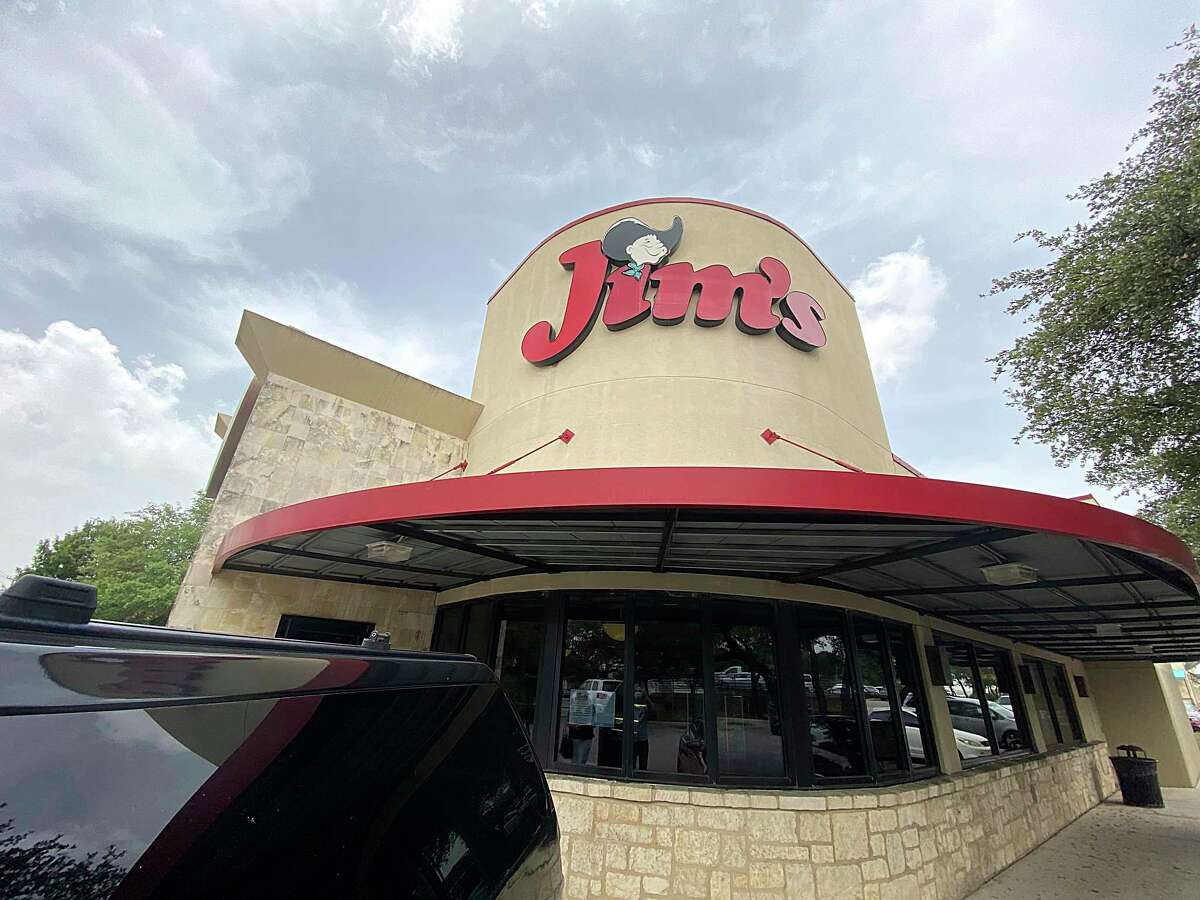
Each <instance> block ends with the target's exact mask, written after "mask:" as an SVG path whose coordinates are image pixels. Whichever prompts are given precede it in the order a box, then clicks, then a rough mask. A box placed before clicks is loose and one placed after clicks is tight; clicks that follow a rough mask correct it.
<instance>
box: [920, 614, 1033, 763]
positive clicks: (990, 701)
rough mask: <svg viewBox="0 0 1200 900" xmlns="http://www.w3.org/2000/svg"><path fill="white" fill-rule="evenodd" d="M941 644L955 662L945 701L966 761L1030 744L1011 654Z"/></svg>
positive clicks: (967, 645)
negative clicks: (1010, 658)
mask: <svg viewBox="0 0 1200 900" xmlns="http://www.w3.org/2000/svg"><path fill="white" fill-rule="evenodd" d="M938 646H939V647H941V648H942V650H943V651H944V652H945V653H946V654H947V655H948V657H949V660H950V667H949V672H948V675H949V678H950V684H948V685H946V705H947V706H948V707H949V709H950V724H951V725H953V726H954V743H955V746H957V748H958V755H959V757H960V758H961V759H962V761H963V763H964V764H970V762H971V761H972V760H974V759H979V758H981V757H990V756H994V755H996V754H999V753H1011V752H1015V751H1018V750H1024V749H1026V748H1028V747H1029V739H1028V737H1027V733H1026V728H1025V724H1024V720H1023V718H1022V716H1023V715H1024V712H1023V709H1022V706H1021V703H1020V699H1019V697H1018V685H1017V682H1016V678H1015V677H1014V675H1013V669H1012V665H1011V663H1010V660H1009V655H1008V652H1007V651H1004V650H999V649H997V648H995V647H988V646H986V645H984V644H972V643H969V642H967V641H956V640H952V639H944V638H938Z"/></svg>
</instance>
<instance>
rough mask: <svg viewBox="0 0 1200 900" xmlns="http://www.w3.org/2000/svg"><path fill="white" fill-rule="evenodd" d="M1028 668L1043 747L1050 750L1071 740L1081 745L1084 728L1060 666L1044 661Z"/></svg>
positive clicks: (1033, 663) (1038, 661)
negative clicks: (1032, 678)
mask: <svg viewBox="0 0 1200 900" xmlns="http://www.w3.org/2000/svg"><path fill="white" fill-rule="evenodd" d="M1031 665H1032V666H1033V671H1034V674H1035V676H1036V680H1037V694H1036V695H1035V696H1034V698H1033V705H1034V708H1035V709H1036V710H1037V715H1038V720H1039V721H1040V722H1041V726H1042V737H1043V738H1045V740H1046V745H1047V746H1048V747H1052V748H1053V747H1061V746H1063V745H1064V744H1066V743H1068V742H1069V741H1071V740H1075V741H1082V740H1083V727H1082V726H1081V725H1080V722H1079V714H1078V712H1077V711H1076V709H1075V702H1074V699H1073V698H1072V697H1071V689H1070V688H1069V687H1068V686H1067V675H1066V672H1065V671H1064V670H1063V668H1062V666H1060V665H1057V664H1056V663H1051V662H1046V661H1044V660H1037V661H1034V662H1032V663H1031Z"/></svg>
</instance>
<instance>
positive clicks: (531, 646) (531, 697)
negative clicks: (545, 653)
mask: <svg viewBox="0 0 1200 900" xmlns="http://www.w3.org/2000/svg"><path fill="white" fill-rule="evenodd" d="M544 619H545V614H544V610H543V606H542V604H541V603H540V602H529V601H514V600H505V601H504V602H503V603H502V604H501V609H500V627H499V629H498V631H499V633H498V635H497V637H496V665H495V669H496V677H497V678H499V679H500V686H501V687H502V688H504V693H506V694H507V695H508V699H509V701H511V703H512V705H513V709H515V710H516V711H517V716H518V718H520V720H521V722H522V723H524V725H525V733H526V734H528V735H531V736H532V734H533V719H534V714H535V711H536V709H537V684H538V670H539V669H540V668H541V665H542V649H543V645H544V643H545V639H546V625H545V622H544Z"/></svg>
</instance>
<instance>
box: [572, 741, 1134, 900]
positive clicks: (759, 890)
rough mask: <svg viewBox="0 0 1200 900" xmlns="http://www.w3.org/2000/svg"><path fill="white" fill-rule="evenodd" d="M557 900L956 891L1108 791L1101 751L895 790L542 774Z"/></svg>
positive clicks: (965, 890)
mask: <svg viewBox="0 0 1200 900" xmlns="http://www.w3.org/2000/svg"><path fill="white" fill-rule="evenodd" d="M549 782H550V789H551V791H552V792H553V794H554V803H555V808H556V809H557V811H558V819H559V828H560V830H561V832H562V843H561V848H560V850H561V853H562V862H563V871H564V876H565V880H566V885H565V886H566V892H565V896H566V897H578V898H585V897H623V898H641V897H664V896H669V897H712V898H724V900H730V898H733V897H755V898H761V900H773V898H784V897H820V898H822V900H828V898H841V897H845V898H857V897H873V898H880V900H889V898H896V900H899V898H906V900H907V898H926V897H927V898H942V900H954V898H958V897H964V896H966V895H967V894H969V893H970V892H971V891H972V890H974V889H975V888H977V887H978V886H979V885H980V884H982V883H983V882H984V881H986V880H987V879H988V878H990V877H991V876H992V875H994V874H996V873H997V872H998V871H1000V870H1001V869H1003V868H1004V867H1005V866H1008V865H1010V864H1012V863H1013V862H1015V861H1016V860H1018V859H1020V858H1021V857H1022V856H1024V855H1025V854H1026V853H1028V852H1029V851H1030V850H1032V849H1033V848H1034V847H1036V846H1038V845H1039V844H1041V843H1042V842H1043V841H1045V840H1046V839H1047V838H1049V837H1050V836H1051V835H1053V834H1054V833H1055V832H1057V831H1059V830H1060V829H1061V828H1063V827H1064V826H1066V825H1068V824H1070V823H1071V822H1072V821H1074V820H1075V819H1076V818H1078V817H1079V816H1080V815H1082V814H1083V813H1085V812H1087V811H1088V810H1089V809H1091V808H1092V807H1093V806H1095V805H1096V804H1097V803H1099V802H1100V801H1101V800H1103V799H1104V798H1105V797H1107V796H1108V795H1110V794H1111V793H1112V792H1113V791H1114V790H1115V785H1114V783H1113V774H1112V767H1111V766H1110V765H1109V763H1108V759H1107V758H1106V754H1105V748H1104V745H1102V744H1093V745H1089V746H1084V747H1078V748H1074V749H1071V750H1068V751H1064V752H1060V753H1052V754H1049V755H1047V756H1044V757H1040V758H1034V759H1029V760H1023V761H1019V762H1013V763H1007V764H998V765H995V766H989V767H988V768H987V769H986V770H982V771H981V770H972V771H970V772H962V773H959V774H957V775H952V776H944V777H941V778H936V779H933V780H931V781H928V782H921V783H919V784H912V785H906V786H901V787H895V788H878V789H862V788H856V789H855V790H853V791H840V792H839V791H811V792H810V791H803V792H797V791H761V790H755V791H738V790H736V789H727V790H718V789H712V788H705V789H693V790H689V789H688V788H686V787H678V786H667V785H642V784H613V783H611V782H607V781H602V780H599V779H590V778H576V777H564V776H555V775H552V776H550V778H549Z"/></svg>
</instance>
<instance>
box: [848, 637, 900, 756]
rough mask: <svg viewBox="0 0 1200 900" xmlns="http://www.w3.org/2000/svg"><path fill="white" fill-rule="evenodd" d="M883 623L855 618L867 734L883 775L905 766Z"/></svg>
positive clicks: (857, 657)
mask: <svg viewBox="0 0 1200 900" xmlns="http://www.w3.org/2000/svg"><path fill="white" fill-rule="evenodd" d="M886 651H887V645H886V643H885V638H884V632H883V625H882V623H880V622H874V621H868V620H866V619H855V620H854V658H855V661H856V662H857V664H858V675H859V678H860V679H861V680H862V692H863V701H864V703H865V704H866V707H867V733H868V734H869V735H870V737H871V747H872V749H873V750H874V752H875V765H876V766H877V768H878V771H879V772H880V773H881V774H887V773H889V772H896V771H898V770H900V769H902V768H905V767H906V764H905V761H904V760H903V759H902V758H901V756H900V735H899V728H898V725H897V722H896V718H895V716H893V715H892V705H891V702H890V700H889V699H888V698H889V697H890V694H889V692H888V686H887V683H888V680H889V676H888V660H887V654H886Z"/></svg>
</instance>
